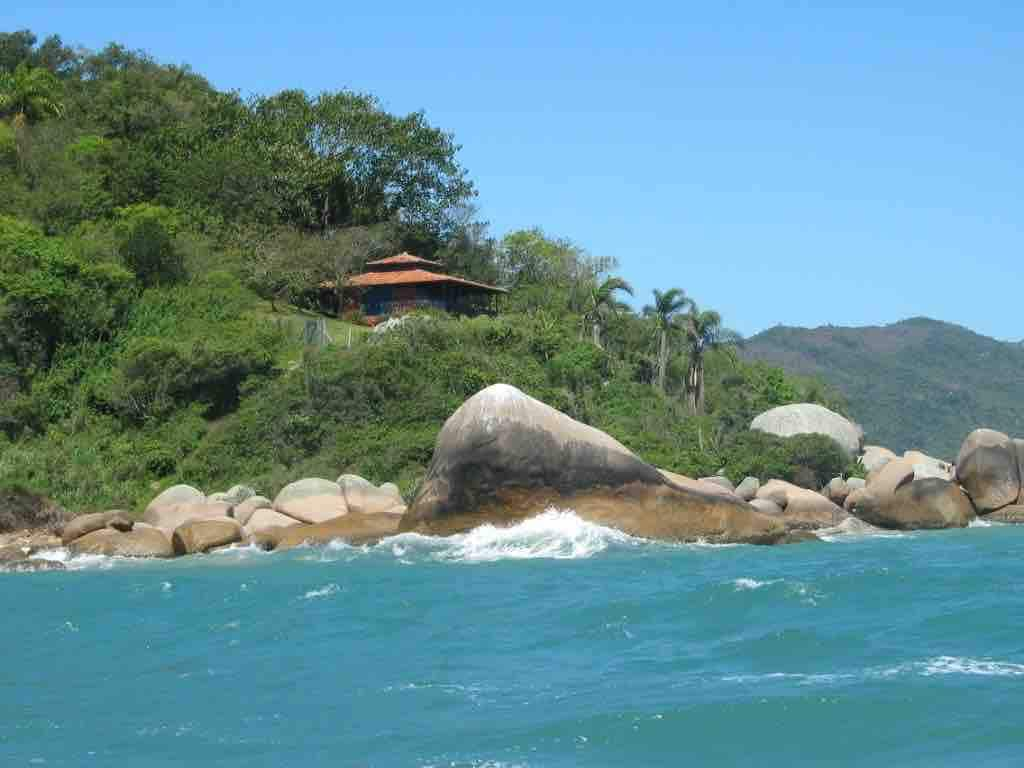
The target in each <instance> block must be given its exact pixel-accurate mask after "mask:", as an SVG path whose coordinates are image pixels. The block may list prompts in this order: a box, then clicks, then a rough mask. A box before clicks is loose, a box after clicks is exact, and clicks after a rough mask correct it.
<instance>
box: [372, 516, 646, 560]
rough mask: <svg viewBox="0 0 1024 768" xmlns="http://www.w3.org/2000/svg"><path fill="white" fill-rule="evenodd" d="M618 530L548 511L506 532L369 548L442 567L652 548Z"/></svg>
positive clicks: (409, 537)
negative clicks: (443, 564) (425, 559)
mask: <svg viewBox="0 0 1024 768" xmlns="http://www.w3.org/2000/svg"><path fill="white" fill-rule="evenodd" d="M648 543H649V542H648V541H647V540H646V539H638V538H636V537H633V536H630V535H628V534H626V533H623V532H622V531H619V530H616V529H614V528H608V527H605V526H603V525H598V524H596V523H590V522H587V521H586V520H583V519H582V518H580V517H579V516H578V515H577V514H576V513H575V512H573V511H571V510H559V509H553V508H552V509H548V510H547V511H545V512H543V513H541V514H539V515H537V516H536V517H531V518H528V519H526V520H523V521H522V522H519V523H516V524H515V525H510V526H508V527H499V526H495V525H490V524H487V525H481V526H479V527H478V528H474V529H473V530H471V531H468V532H467V533H460V534H456V535H454V536H448V537H437V536H422V535H420V534H415V533H403V534H399V535H398V536H392V537H389V538H387V539H384V540H383V541H381V542H380V543H379V544H377V545H376V546H375V547H372V548H371V549H373V550H376V551H384V552H388V553H390V554H392V555H393V556H395V557H397V558H407V557H415V556H416V555H425V556H426V557H428V558H429V559H431V560H435V561H441V562H462V563H490V562H495V561H498V560H534V559H548V560H578V559H582V558H587V557H593V556H594V555H596V554H597V553H599V552H603V551H605V550H606V549H608V548H609V547H614V546H620V547H626V546H637V545H642V544H648Z"/></svg>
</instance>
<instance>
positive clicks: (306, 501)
mask: <svg viewBox="0 0 1024 768" xmlns="http://www.w3.org/2000/svg"><path fill="white" fill-rule="evenodd" d="M274 509H275V510H277V511H278V512H280V513H281V514H282V515H287V516H288V517H291V518H294V519H295V520H298V521H299V522H300V523H307V524H310V525H314V524H316V523H326V522H327V521H328V520H333V519H334V518H336V517H342V516H343V515H346V514H348V507H347V506H346V505H345V499H344V497H342V496H340V495H338V496H334V495H330V496H305V497H303V498H299V499H290V500H288V501H286V502H285V503H283V504H279V503H276V502H275V504H274Z"/></svg>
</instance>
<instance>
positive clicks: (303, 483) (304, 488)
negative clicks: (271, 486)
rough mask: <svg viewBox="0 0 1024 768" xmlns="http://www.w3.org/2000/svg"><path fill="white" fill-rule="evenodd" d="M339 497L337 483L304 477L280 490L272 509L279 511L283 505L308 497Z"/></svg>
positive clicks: (339, 487)
mask: <svg viewBox="0 0 1024 768" xmlns="http://www.w3.org/2000/svg"><path fill="white" fill-rule="evenodd" d="M341 495H342V494H341V486H340V485H338V484H337V483H335V482H333V481H331V480H325V479H323V478H322V477H306V478H303V479H302V480H296V481H295V482H294V483H289V484H288V485H286V486H285V487H284V488H282V489H281V490H280V491H279V492H278V494H277V496H275V497H274V508H275V509H280V507H281V506H282V505H284V504H287V503H289V502H292V501H297V500H299V499H305V498H308V497H310V496H338V497H341Z"/></svg>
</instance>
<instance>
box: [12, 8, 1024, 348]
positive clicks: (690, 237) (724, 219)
mask: <svg viewBox="0 0 1024 768" xmlns="http://www.w3.org/2000/svg"><path fill="white" fill-rule="evenodd" d="M371 6H372V7H371ZM894 6H895V4H892V3H887V4H884V5H883V4H871V3H859V4H857V5H856V6H854V5H839V4H835V5H833V4H830V3H825V2H811V1H810V0H808V1H807V2H772V1H771V0H761V2H742V1H739V0H737V1H734V2H727V1H725V0H723V1H722V2H711V3H678V2H676V3H667V2H666V3H654V2H651V3H644V2H635V3H631V4H623V3H616V4H604V3H598V2H577V1H576V0H572V1H565V2H561V3H557V2H550V0H549V1H548V2H544V3H535V2H518V3H512V4H500V6H499V4H490V3H479V2H477V3H462V2H453V3H448V4H442V5H437V4H426V3H411V2H405V1H404V0H393V2H390V3H374V4H370V3H365V4H358V5H357V4H352V3H345V2H331V3H328V2H323V0H307V2H303V3H292V4H282V3H269V2H247V3H242V2H206V3H199V2H191V1H188V0H186V1H179V2H173V3H172V2H163V3H128V2H120V3H117V2H106V3H103V2H88V3H86V2H65V3H52V2H46V1H45V0H41V1H37V2H32V3H28V2H24V0H14V2H13V4H12V3H11V0H8V2H7V3H4V7H3V8H2V9H0V28H2V29H5V30H12V29H17V28H23V27H28V28H31V29H33V30H34V31H35V32H36V33H37V34H39V35H40V37H43V36H45V35H47V34H50V33H54V32H56V33H59V34H60V35H61V36H62V37H63V38H64V40H65V42H68V43H76V44H81V45H85V46H87V47H90V48H98V47H101V46H102V45H104V44H105V43H107V42H109V41H111V40H115V41H119V42H123V43H125V44H127V45H128V46H130V47H132V48H142V49H145V50H147V51H148V52H150V53H151V54H152V55H153V56H155V57H156V58H157V59H159V60H162V61H166V62H175V63H188V64H190V65H191V66H192V67H193V69H195V70H196V71H198V72H200V73H202V74H204V75H206V76H207V77H208V78H209V79H210V80H211V81H212V82H213V83H214V84H215V85H216V86H217V87H219V88H222V89H238V90H241V91H242V92H244V93H250V92H258V93H272V92H274V91H277V90H280V89H282V88H286V87H300V88H303V89H305V90H306V91H308V92H310V93H316V92H319V91H322V90H333V89H340V88H352V89H356V90H364V91H370V92H372V93H374V94H376V95H377V96H378V97H379V98H381V99H382V101H383V102H384V104H385V105H386V106H387V107H388V108H389V109H391V110H392V111H396V112H408V111H412V110H418V109H423V110H425V111H426V113H427V115H428V118H429V119H430V121H431V122H433V123H434V124H435V125H438V126H441V127H443V128H444V129H446V130H449V131H451V132H453V133H454V134H455V135H456V137H457V139H458V140H459V142H460V143H461V144H462V146H463V149H462V152H461V155H460V156H461V160H462V162H463V164H464V165H465V166H466V167H467V168H468V169H469V171H470V174H471V176H472V178H473V180H474V182H475V183H476V185H477V187H478V189H479V191H480V196H479V199H478V201H477V202H478V205H479V208H480V212H481V215H482V216H483V217H484V218H485V219H487V220H488V221H490V222H491V227H492V232H493V233H494V234H496V235H501V234H503V233H505V232H507V231H510V230H513V229H518V228H523V227H531V226H540V227H542V228H543V229H544V230H545V231H547V232H548V233H550V234H553V235H559V236H565V237H569V238H571V239H573V240H574V241H576V242H578V243H579V244H581V245H582V246H584V247H586V248H587V249H588V250H590V251H591V252H593V253H599V254H607V255H613V256H615V257H617V258H618V259H619V261H620V264H621V267H620V270H619V271H620V273H622V274H623V275H624V276H625V277H626V278H627V279H629V280H630V281H631V282H632V283H633V284H634V286H635V288H636V289H637V294H638V303H642V302H644V301H646V300H647V298H648V297H649V296H650V291H651V289H652V288H655V287H662V288H666V287H671V286H679V287H682V288H684V289H685V290H686V291H687V293H689V294H690V295H691V296H693V297H695V298H696V299H697V300H698V301H699V302H700V303H701V304H702V305H706V306H711V307H714V308H716V309H718V310H720V311H721V312H722V313H723V315H724V316H725V319H726V322H727V324H729V325H731V326H733V327H735V328H736V329H737V330H739V331H741V332H743V333H745V334H752V333H756V332H757V331H759V330H762V329H764V328H766V327H769V326H771V325H774V324H776V323H784V324H787V325H811V326H813V325H822V324H827V323H831V324H835V325H849V324H856V325H863V324H878V323H886V322H892V321H895V320H898V319H901V318H904V317H909V316H914V315H927V316H931V317H936V318H939V319H943V320H948V321H951V322H956V323H961V324H963V325H967V326H968V327H970V328H973V329H975V330H977V331H979V332H981V333H985V334H987V335H992V336H996V337H998V338H1006V339H1014V340H1016V339H1020V338H1021V337H1024V312H1022V311H1021V310H1020V309H1019V308H1020V306H1021V303H1022V302H1021V299H1022V296H1024V279H1022V271H1024V270H1022V265H1024V183H1022V182H1024V130H1022V129H1024V125H1022V123H1024V98H1022V90H1024V89H1022V83H1024V79H1022V73H1024V4H1022V3H1016V2H1013V3H1011V2H1005V3H998V2H974V3H962V2H957V3H953V2H948V3H947V2H943V0H931V2H918V3H903V4H902V5H901V7H894ZM498 7H503V8H505V9H506V10H496V8H498ZM492 9H493V10H492Z"/></svg>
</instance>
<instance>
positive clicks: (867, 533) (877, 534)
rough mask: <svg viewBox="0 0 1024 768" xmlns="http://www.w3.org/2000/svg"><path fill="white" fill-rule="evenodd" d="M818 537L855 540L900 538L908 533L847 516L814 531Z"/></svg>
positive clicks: (825, 539) (829, 540) (826, 539)
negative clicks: (879, 526) (878, 526)
mask: <svg viewBox="0 0 1024 768" xmlns="http://www.w3.org/2000/svg"><path fill="white" fill-rule="evenodd" d="M815 534H817V536H818V538H819V539H822V540H823V541H828V542H837V541H856V540H859V539H863V538H887V539H902V538H906V537H907V535H908V534H906V533H901V532H900V531H889V530H886V529H885V528H876V527H875V526H873V525H871V524H870V523H865V522H864V521H863V520H858V519H857V518H856V517H852V516H851V517H848V518H846V519H845V520H843V521H842V522H841V523H839V524H838V525H833V526H831V527H829V528H822V529H820V530H818V531H815Z"/></svg>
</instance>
